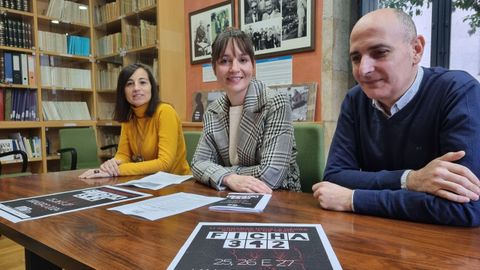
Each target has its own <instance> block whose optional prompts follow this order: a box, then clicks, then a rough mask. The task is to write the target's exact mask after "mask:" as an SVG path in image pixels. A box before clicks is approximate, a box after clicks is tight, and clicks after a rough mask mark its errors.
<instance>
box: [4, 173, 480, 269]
mask: <svg viewBox="0 0 480 270" xmlns="http://www.w3.org/2000/svg"><path fill="white" fill-rule="evenodd" d="M79 173H80V172H79V171H76V172H64V173H48V174H41V175H32V176H28V177H18V178H7V179H1V180H0V201H5V200H11V199H16V198H21V197H29V196H35V195H42V194H48V193H54V192H60V191H67V190H73V189H80V188H85V187H89V186H98V185H105V184H116V183H118V182H120V181H119V179H118V178H117V179H103V180H94V181H92V182H89V183H86V182H84V181H81V180H79V179H78V178H77V176H78V175H79ZM136 178H138V177H136ZM130 179H132V178H131V177H130V178H120V180H121V181H124V180H130ZM138 190H139V191H142V192H148V193H152V194H153V195H155V196H159V195H166V194H171V193H175V192H180V191H182V192H191V193H197V194H203V195H211V196H225V194H226V192H217V191H215V190H213V189H210V188H207V187H205V186H203V185H201V184H199V183H196V182H194V181H187V182H185V183H183V184H181V185H175V186H170V187H167V188H165V189H162V190H159V191H149V190H143V189H138ZM127 203H128V202H127ZM109 207H111V206H104V207H98V208H92V209H87V210H82V211H78V212H73V213H67V214H62V215H57V216H51V217H47V218H42V219H37V220H31V221H25V222H20V223H16V224H15V223H11V222H9V221H7V220H5V219H3V218H0V234H3V235H5V236H7V237H9V238H11V239H12V240H14V241H16V242H17V243H19V244H20V245H22V246H24V247H25V248H26V249H28V250H30V251H32V252H27V254H26V259H27V269H33V268H35V266H38V265H32V264H30V265H29V264H28V261H29V260H30V257H31V256H33V257H35V256H36V255H35V254H38V255H40V256H42V257H43V258H46V259H47V260H49V261H51V262H53V263H55V264H56V265H58V266H60V267H63V268H66V269H90V268H94V269H165V268H166V267H167V266H168V265H169V264H170V262H171V261H172V259H173V258H174V257H175V255H176V253H177V251H178V250H179V248H180V247H181V246H182V245H183V244H184V242H185V240H186V239H187V238H188V236H189V235H190V233H191V232H192V230H193V229H194V227H195V226H196V225H197V223H198V222H200V221H204V222H265V223H315V224H317V223H318V224H321V225H322V226H323V228H324V230H325V232H326V234H327V236H328V239H329V240H330V243H331V244H332V247H333V249H334V251H335V253H336V255H337V257H338V259H339V261H340V264H341V265H342V267H343V268H344V269H442V268H443V269H478V268H479V267H480V252H479V251H480V228H473V229H472V228H456V227H447V226H436V225H428V224H419V223H412V222H405V221H398V220H389V219H383V218H376V217H369V216H361V215H356V214H351V213H338V212H331V211H324V210H321V209H320V208H319V207H318V205H317V203H316V202H315V201H314V199H313V197H312V195H311V194H307V193H295V192H275V193H274V194H273V197H272V199H271V200H270V202H269V204H268V205H267V208H266V209H265V211H264V212H263V213H261V214H241V213H219V212H212V211H209V210H208V209H207V207H202V208H199V209H196V210H193V211H189V212H186V213H183V214H180V215H175V216H171V217H168V218H164V219H160V220H157V221H146V220H142V219H140V218H136V217H132V216H127V215H123V214H120V213H118V212H112V211H107V210H106V208H109Z"/></svg>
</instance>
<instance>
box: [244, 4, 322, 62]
mask: <svg viewBox="0 0 480 270" xmlns="http://www.w3.org/2000/svg"><path fill="white" fill-rule="evenodd" d="M239 1H240V9H239V15H238V16H239V21H240V28H241V29H242V30H243V31H245V32H246V33H247V34H249V35H250V36H251V37H252V41H253V45H254V47H255V55H256V56H261V57H267V56H273V55H279V54H287V53H295V52H301V51H309V50H313V49H314V47H315V42H314V41H315V37H314V33H315V29H314V28H315V27H314V25H315V0H239Z"/></svg>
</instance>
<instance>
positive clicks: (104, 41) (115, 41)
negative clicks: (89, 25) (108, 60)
mask: <svg viewBox="0 0 480 270" xmlns="http://www.w3.org/2000/svg"><path fill="white" fill-rule="evenodd" d="M121 47H122V33H120V32H118V33H113V34H110V35H107V36H104V37H101V38H99V39H98V40H97V51H98V55H99V56H102V55H109V54H114V53H118V52H119V51H120V48H121Z"/></svg>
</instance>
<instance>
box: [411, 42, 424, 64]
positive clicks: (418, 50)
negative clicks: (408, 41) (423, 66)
mask: <svg viewBox="0 0 480 270" xmlns="http://www.w3.org/2000/svg"><path fill="white" fill-rule="evenodd" d="M412 49H413V63H414V64H418V63H420V61H421V60H422V56H423V51H424V49H425V38H424V37H423V36H422V35H418V36H416V37H415V39H414V40H413V41H412Z"/></svg>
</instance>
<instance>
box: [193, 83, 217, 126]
mask: <svg viewBox="0 0 480 270" xmlns="http://www.w3.org/2000/svg"><path fill="white" fill-rule="evenodd" d="M224 94H225V91H223V90H208V91H195V92H193V95H192V122H202V121H203V114H204V113H205V112H206V111H207V108H208V106H209V105H210V103H212V102H214V101H215V100H216V99H217V98H219V97H221V96H222V95H224Z"/></svg>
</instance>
